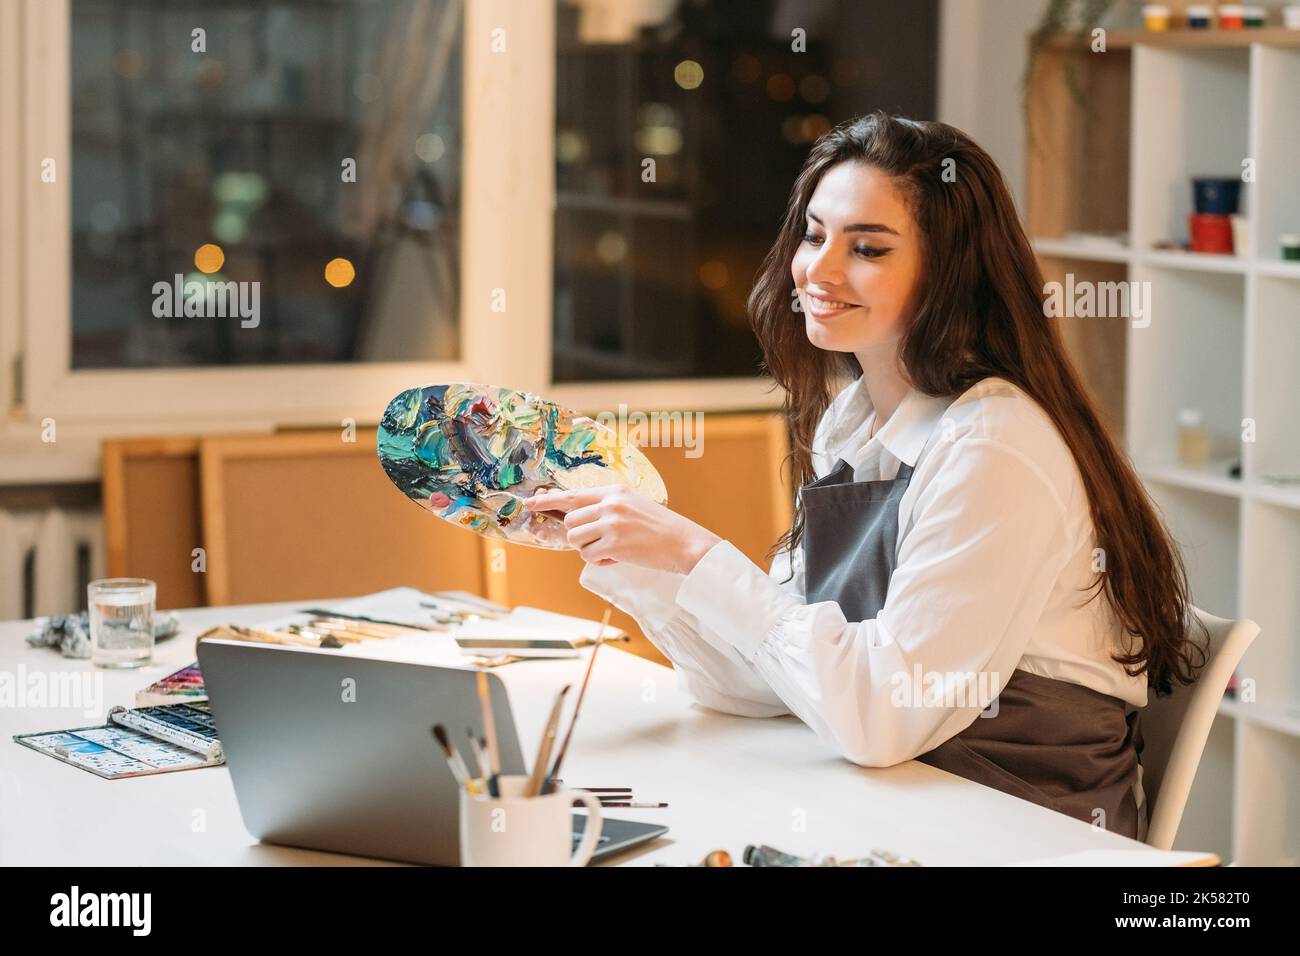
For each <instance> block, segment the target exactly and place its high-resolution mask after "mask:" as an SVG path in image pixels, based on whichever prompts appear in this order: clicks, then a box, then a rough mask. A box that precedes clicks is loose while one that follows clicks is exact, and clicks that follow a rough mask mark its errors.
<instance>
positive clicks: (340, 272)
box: [325, 258, 357, 289]
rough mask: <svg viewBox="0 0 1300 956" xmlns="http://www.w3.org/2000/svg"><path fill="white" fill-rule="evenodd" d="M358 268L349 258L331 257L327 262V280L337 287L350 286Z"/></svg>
mask: <svg viewBox="0 0 1300 956" xmlns="http://www.w3.org/2000/svg"><path fill="white" fill-rule="evenodd" d="M356 277H357V270H356V268H355V267H354V266H353V265H352V263H351V262H349V261H348V260H347V259H342V258H339V259H331V260H330V261H329V262H327V263H325V281H326V282H328V283H329V284H330V285H332V286H333V287H334V288H336V289H342V288H343V287H345V286H350V285H351V284H352V280H353V279H355V278H356Z"/></svg>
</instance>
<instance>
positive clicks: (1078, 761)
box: [800, 459, 1145, 837]
mask: <svg viewBox="0 0 1300 956" xmlns="http://www.w3.org/2000/svg"><path fill="white" fill-rule="evenodd" d="M912 470H913V469H912V466H911V465H908V464H906V463H903V462H900V463H899V467H898V477H897V478H894V479H892V480H886V481H854V480H853V467H852V466H851V465H850V464H849V463H848V462H846V461H844V460H843V459H841V460H840V461H839V464H838V465H837V466H836V467H835V469H834V470H833V471H832V472H831V473H830V474H828V475H826V476H825V477H824V478H820V479H818V480H817V481H814V482H811V483H810V484H807V485H805V486H804V487H803V488H802V490H801V492H800V494H801V498H802V502H803V509H804V537H803V551H804V592H805V600H806V601H807V602H808V603H810V604H812V603H816V602H818V601H835V602H836V603H838V604H839V606H840V608H841V609H842V610H843V611H844V616H845V618H846V619H848V620H849V621H870V620H873V619H874V618H875V617H876V616H877V615H878V614H879V613H880V609H881V608H882V607H884V605H885V596H886V594H887V593H888V591H889V579H890V576H891V575H892V574H893V571H894V564H895V555H896V548H897V542H898V504H899V501H900V500H901V499H902V497H903V494H904V492H906V491H907V485H908V482H909V481H910V480H911V477H912ZM1126 709H1127V705H1126V702H1125V701H1123V700H1121V699H1120V698H1118V697H1112V696H1110V695H1108V694H1102V693H1099V692H1098V691H1095V690H1093V689H1092V688H1090V687H1084V686H1083V685H1082V684H1074V683H1071V682H1069V681H1061V680H1054V679H1052V678H1049V677H1041V676H1039V675H1037V674H1030V673H1029V672H1027V671H1023V670H1016V671H1014V672H1013V673H1012V675H1011V679H1010V680H1009V681H1008V682H1007V685H1006V686H1005V687H1004V688H1003V689H1002V691H1001V693H1000V694H999V695H998V698H997V700H996V701H995V703H994V704H992V705H990V706H989V707H988V708H986V709H985V711H984V713H982V714H981V715H980V716H979V717H977V718H975V721H974V722H973V723H972V724H971V725H970V726H969V727H967V728H966V729H965V730H963V731H962V732H961V733H959V734H957V735H956V736H955V737H952V738H950V739H948V740H946V741H944V742H943V743H941V744H940V745H939V746H937V747H935V748H934V749H933V750H931V751H929V752H928V753H925V754H922V755H921V756H919V757H917V759H918V760H920V761H921V762H922V763H927V764H930V765H931V766H934V767H938V768H940V769H941V770H947V771H949V772H950V773H955V774H957V775H958V776H960V777H965V778H967V779H968V780H974V781H975V782H976V783H982V784H984V785H985V786H988V787H992V788H993V789H995V790H1001V791H1002V792H1003V793H1009V794H1011V795H1012V796H1016V797H1020V798H1021V799H1024V800H1029V801H1031V802H1032V803H1037V804H1038V805H1040V806H1044V807H1048V808H1049V809H1052V810H1057V811H1059V812H1061V813H1064V814H1067V815H1069V816H1072V817H1077V818H1078V819H1080V820H1083V821H1085V822H1087V823H1095V824H1097V825H1100V826H1103V827H1104V828H1105V829H1107V830H1111V831H1113V832H1116V833H1121V834H1123V835H1125V836H1129V837H1137V835H1138V833H1139V820H1138V815H1139V810H1138V806H1137V801H1136V797H1135V794H1134V792H1133V785H1134V783H1135V782H1136V781H1137V779H1138V754H1139V753H1140V752H1141V750H1142V735H1141V729H1140V727H1139V721H1138V716H1139V712H1138V711H1134V712H1133V713H1132V714H1126V713H1125V711H1126ZM994 714H996V716H993V715H994ZM1142 812H1143V813H1144V812H1145V811H1142ZM1143 829H1145V828H1144V827H1143Z"/></svg>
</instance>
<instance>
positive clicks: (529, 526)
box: [379, 382, 668, 550]
mask: <svg viewBox="0 0 1300 956" xmlns="http://www.w3.org/2000/svg"><path fill="white" fill-rule="evenodd" d="M379 461H380V463H381V464H382V465H383V468H384V472H385V473H386V474H387V475H388V477H389V479H390V480H391V481H392V482H393V484H395V485H396V486H397V487H398V489H399V490H400V491H401V492H402V494H404V495H406V497H408V498H410V499H411V500H412V501H414V502H415V503H416V504H418V505H420V506H421V507H422V508H424V509H425V510H426V511H430V512H432V513H433V514H435V515H437V516H438V517H439V518H442V519H443V520H444V521H450V522H452V523H453V524H456V525H459V526H460V527H462V528H468V529H469V530H471V531H475V532H477V533H478V534H482V535H486V536H488V537H494V538H502V539H505V540H506V541H513V542H515V543H517V544H526V545H531V546H533V547H537V548H551V549H554V550H570V548H569V543H568V540H567V534H566V532H565V529H564V521H563V515H560V514H558V513H554V512H542V511H530V510H529V509H527V508H525V507H524V499H525V498H528V497H530V496H531V495H532V494H533V493H534V492H535V491H538V490H541V489H543V488H560V489H565V490H568V489H574V488H598V487H601V486H602V485H612V484H623V485H626V486H627V487H629V488H631V489H632V490H633V491H635V492H637V493H638V494H642V495H644V496H645V497H647V498H650V499H651V500H653V501H657V502H659V503H660V504H665V503H667V501H668V491H667V489H666V488H665V487H664V482H663V479H662V478H661V477H660V476H659V473H658V472H657V471H655V468H654V466H653V465H652V464H650V461H649V459H647V458H646V456H645V455H644V454H642V452H641V451H640V449H638V448H637V447H636V446H634V445H629V444H624V443H620V442H619V440H618V435H617V434H616V433H615V432H614V431H613V430H612V429H610V428H608V427H606V426H605V425H602V424H600V423H599V422H597V421H595V420H594V419H591V418H588V417H586V416H585V415H578V414H576V413H575V412H572V411H570V410H569V409H566V408H562V407H560V406H559V405H557V404H555V403H554V402H548V401H546V400H545V399H543V398H540V397H538V396H537V395H533V394H531V393H529V392H520V391H516V390H514V389H510V388H501V387H499V386H495V385H478V384H475V383H472V382H453V383H450V384H447V385H426V386H424V387H423V388H410V389H407V390H406V391H404V392H402V393H401V394H400V395H398V396H397V397H396V398H394V399H393V400H392V401H391V402H389V403H388V408H387V409H386V410H385V411H384V417H383V418H382V419H381V420H380V423H379Z"/></svg>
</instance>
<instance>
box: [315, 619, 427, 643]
mask: <svg viewBox="0 0 1300 956" xmlns="http://www.w3.org/2000/svg"><path fill="white" fill-rule="evenodd" d="M317 625H319V626H321V627H328V628H332V629H334V630H337V631H351V632H354V633H357V634H362V635H364V636H366V637H375V638H383V639H390V638H394V637H402V636H403V635H406V634H424V633H427V632H426V631H418V630H416V629H415V628H413V627H398V626H396V625H395V624H367V623H366V622H364V621H350V620H348V619H347V618H343V617H317V618H313V619H312V621H311V623H310V624H309V626H310V627H315V626H317Z"/></svg>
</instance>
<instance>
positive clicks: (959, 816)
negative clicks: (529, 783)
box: [0, 601, 1163, 865]
mask: <svg viewBox="0 0 1300 956" xmlns="http://www.w3.org/2000/svg"><path fill="white" fill-rule="evenodd" d="M321 603H322V602H319V601H317V602H306V601H301V602H293V603H291V604H271V605H254V606H246V607H225V608H202V609H196V610H188V611H184V612H182V613H181V620H182V631H181V634H180V635H179V636H177V637H175V638H172V639H170V640H168V641H164V642H162V643H160V644H159V645H158V647H157V650H156V653H155V658H154V662H153V664H152V665H151V666H149V667H147V668H141V669H137V670H133V671H97V670H95V668H93V667H91V665H90V663H89V662H88V661H72V660H68V659H65V658H62V657H60V656H59V654H58V652H57V651H55V650H52V649H50V648H33V647H30V646H29V645H28V644H27V643H26V642H25V641H24V640H23V638H24V637H25V636H26V635H27V634H29V633H30V632H31V630H32V624H31V622H29V621H14V622H5V623H0V679H3V680H7V681H8V682H9V686H8V691H7V692H8V693H12V692H14V691H15V690H17V692H18V694H19V699H18V700H17V701H15V700H13V699H4V698H3V697H0V808H3V809H2V810H0V865H28V864H58V865H165V864H182V865H184V864H204V865H232V864H233V865H246V864H253V865H277V864H312V865H341V864H358V863H361V864H366V863H372V862H374V861H369V860H362V859H359V858H355V857H348V856H340V855H336V854H330V853H320V852H314V851H307V850H296V849H289V848H284V847H275V846H266V845H262V844H259V843H257V842H256V841H254V840H253V839H252V837H250V836H249V834H248V833H247V831H246V830H245V829H244V827H243V824H242V822H241V820H240V815H239V808H238V805H237V803H236V800H235V794H234V790H233V788H232V786H231V782H230V775H229V771H228V770H227V769H226V768H225V767H216V768H207V769H202V770H190V771H183V772H179V773H169V774H159V775H155V776H149V777H138V778H132V779H126V780H114V781H110V780H103V779H101V778H99V777H96V776H95V775H93V774H90V773H87V772H86V771H84V770H80V769H78V768H76V767H72V766H68V765H66V764H64V763H61V762H59V761H57V760H54V759H52V758H50V757H48V756H46V755H44V754H40V753H37V752H36V751H33V750H31V749H29V748H26V747H23V746H20V745H18V744H16V743H14V742H13V740H12V739H11V738H12V737H13V735H14V734H18V733H29V732H36V731H47V730H58V729H64V728H68V727H78V726H86V725H91V724H97V723H102V722H103V719H104V715H105V713H106V712H107V709H108V707H109V706H111V705H113V704H126V705H131V704H133V702H134V694H135V692H136V691H137V690H139V689H141V688H143V687H145V686H146V685H148V684H149V683H151V682H153V681H154V680H156V679H158V678H159V677H161V676H163V675H165V674H167V673H170V672H171V671H172V670H175V669H176V668H178V667H181V666H183V665H185V664H187V663H190V662H191V661H193V660H194V658H195V655H194V636H195V635H196V634H198V633H199V632H201V631H202V630H205V629H206V628H208V627H210V626H212V625H214V624H219V623H247V624H251V623H255V622H259V621H266V620H268V619H271V618H275V617H277V616H280V615H283V614H285V613H288V612H291V611H293V610H296V609H298V608H302V607H309V606H319V605H320V604H321ZM388 643H389V642H371V643H369V644H367V645H359V646H363V647H368V648H372V649H373V648H375V647H376V646H377V645H381V644H388ZM340 653H343V652H340ZM376 653H377V654H381V655H382V656H397V657H405V656H408V655H409V656H411V658H412V659H416V658H418V657H420V652H419V651H416V652H414V653H411V652H410V649H409V647H408V648H407V650H406V651H405V652H401V653H394V652H393V651H392V650H391V648H390V647H384V648H383V649H382V650H379V651H377V652H376ZM585 666H586V661H585V658H584V659H583V660H581V661H545V662H525V663H518V664H511V665H508V666H506V667H502V668H499V669H497V670H496V673H497V674H499V675H500V677H501V678H502V679H503V680H504V681H505V683H506V686H507V688H508V691H509V694H510V701H511V706H512V707H513V709H514V713H515V717H516V722H517V725H518V728H519V735H520V741H521V744H522V746H523V749H524V753H525V754H526V755H528V756H529V757H531V754H532V752H533V750H534V748H535V746H536V741H537V740H538V738H539V737H540V735H541V728H542V724H543V721H544V719H545V715H546V713H547V711H548V710H549V708H550V706H551V703H552V700H553V697H554V694H555V692H556V691H557V690H558V688H559V687H560V686H562V684H563V683H565V682H574V683H575V692H576V684H577V682H578V681H580V680H581V677H582V672H583V669H584V668H585ZM32 675H38V676H36V677H35V678H33V676H32ZM52 675H65V679H78V680H79V679H83V678H82V677H81V676H80V675H91V677H92V680H102V685H100V686H101V687H102V693H103V699H102V701H100V702H99V705H98V706H96V707H95V708H94V710H93V711H90V712H87V711H86V710H85V709H84V708H83V706H80V701H77V700H73V701H71V702H72V703H74V704H78V705H79V706H73V707H51V706H33V703H34V700H33V698H32V697H31V696H30V694H31V693H32V689H33V687H34V686H35V685H34V684H33V683H32V682H33V680H35V681H36V682H38V683H44V684H45V685H46V686H48V682H49V679H50V677H51V676H52ZM94 675H100V677H98V678H96V677H94ZM16 685H17V686H16ZM15 702H16V703H17V704H19V706H14V704H15ZM434 757H435V754H434V752H433V749H432V747H431V748H430V754H429V759H431V760H432V759H434ZM564 777H565V780H566V781H567V782H569V783H570V784H571V785H574V786H631V787H632V788H634V791H635V794H636V798H637V799H638V800H644V801H665V802H667V803H669V804H670V807H669V808H668V809H661V810H617V811H610V814H611V815H617V816H619V817H623V818H627V819H639V820H646V821H653V822H660V823H664V824H667V825H668V826H669V827H670V831H669V834H668V835H667V836H666V837H664V838H661V839H660V840H658V841H656V842H654V843H652V844H648V845H647V846H645V847H643V848H640V849H638V850H635V851H632V852H630V853H627V854H624V855H622V856H621V857H619V858H618V859H617V860H616V861H615V862H618V863H623V864H638V865H648V864H651V863H658V862H665V863H676V864H684V863H688V862H695V861H698V860H700V859H702V858H703V857H704V856H705V855H706V854H707V853H708V852H710V851H711V850H715V849H726V850H728V851H729V852H730V853H731V854H732V856H733V858H734V859H736V861H737V862H739V858H740V854H741V852H742V851H743V849H744V847H745V846H746V844H749V843H767V844H769V845H771V846H774V847H777V848H778V849H782V850H788V851H790V852H793V853H798V854H808V855H811V854H813V853H815V852H818V851H821V852H825V853H834V854H836V855H837V856H840V857H852V856H858V855H862V854H864V853H865V852H867V851H869V850H871V849H873V848H877V847H879V848H884V849H889V850H893V851H895V852H897V853H901V854H903V855H905V856H909V857H912V858H914V859H916V860H919V861H920V862H921V863H923V864H926V865H946V864H1003V863H1014V862H1023V861H1028V860H1037V859H1043V858H1050V857H1056V856H1060V855H1063V854H1068V853H1075V852H1081V851H1097V850H1103V851H1132V852H1134V853H1137V854H1139V856H1136V857H1134V859H1135V860H1137V859H1141V860H1146V859H1150V860H1151V861H1152V862H1155V861H1156V860H1157V859H1161V858H1162V856H1163V855H1162V854H1159V853H1157V852H1156V851H1153V850H1150V849H1148V848H1147V847H1145V846H1144V845H1143V844H1140V843H1137V842H1135V841H1133V840H1129V839H1127V838H1125V837H1122V836H1118V835H1116V834H1113V833H1107V832H1105V831H1102V830H1098V829H1096V828H1094V827H1091V826H1089V825H1087V824H1085V823H1082V822H1080V821H1078V820H1074V819H1071V818H1069V817H1066V816H1064V815H1063V814H1059V813H1055V812H1053V811H1051V810H1046V809H1043V808H1042V807H1038V806H1036V805H1034V804H1031V803H1028V802H1026V801H1023V800H1019V799H1017V798H1015V797H1011V796H1007V795H1005V794H1003V793H1000V792H998V791H996V790H991V789H989V788H987V787H984V786H981V785H979V784H975V783H971V782H970V781H967V780H964V779H962V778H960V777H956V776H953V775H952V774H949V773H946V772H944V771H941V770H936V769H934V768H932V767H929V766H926V765H925V764H921V763H917V762H915V761H912V762H909V763H906V764H902V765H899V766H896V767H889V768H886V769H869V768H863V767H858V766H855V765H854V764H852V763H849V762H848V761H845V760H843V759H842V758H840V757H838V756H837V755H836V754H835V753H834V752H833V751H832V749H831V748H830V747H828V746H827V745H826V744H824V743H823V742H822V741H820V740H819V739H818V738H817V737H816V735H815V734H813V732H812V731H811V730H809V729H808V728H807V727H805V726H804V725H803V724H802V723H801V722H800V721H798V720H796V719H795V718H793V717H784V718H776V719H768V720H755V719H748V718H744V717H734V716H730V715H726V714H719V713H715V712H713V711H709V710H706V709H704V708H702V707H700V706H699V705H696V704H694V703H692V702H691V701H690V699H689V698H688V697H687V696H686V695H685V694H684V693H683V692H679V691H677V690H676V689H675V679H674V675H673V672H672V671H671V670H670V669H667V668H664V667H661V666H659V665H657V664H654V663H652V662H650V661H647V660H644V659H642V658H638V657H635V656H633V655H631V654H627V653H625V652H623V651H619V650H614V649H611V648H605V649H603V650H601V652H600V656H599V658H598V660H597V662H596V667H595V670H594V673H593V675H592V681H591V686H590V688H589V689H588V692H587V698H586V701H585V703H584V705H583V713H582V717H581V720H580V721H579V724H578V727H577V730H576V731H575V732H574V738H573V744H572V746H571V748H570V752H569V755H568V757H567V758H566V761H565V769H564Z"/></svg>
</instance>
